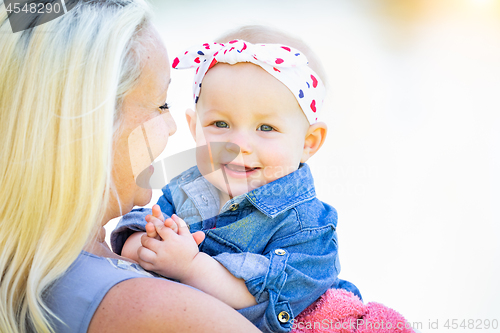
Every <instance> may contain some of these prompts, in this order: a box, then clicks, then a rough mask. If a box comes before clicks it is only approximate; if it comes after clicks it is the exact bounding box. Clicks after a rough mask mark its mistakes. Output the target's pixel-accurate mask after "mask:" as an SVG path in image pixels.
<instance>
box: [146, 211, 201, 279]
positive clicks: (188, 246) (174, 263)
mask: <svg viewBox="0 0 500 333" xmlns="http://www.w3.org/2000/svg"><path fill="white" fill-rule="evenodd" d="M171 219H172V221H173V222H174V224H175V225H176V227H177V230H178V232H177V233H176V232H175V231H174V230H173V228H171V227H168V226H166V225H165V224H163V223H161V222H160V220H159V219H157V218H152V219H151V224H153V226H154V228H155V232H156V234H157V235H158V236H159V237H160V239H156V238H153V237H149V234H148V235H147V236H146V235H143V236H142V238H141V243H142V247H140V248H139V250H138V254H139V264H140V265H141V266H142V267H144V268H145V269H147V270H150V271H154V272H157V273H159V274H161V275H163V276H166V277H169V278H173V279H176V280H179V281H182V280H183V279H184V278H185V277H186V276H189V275H190V274H191V271H192V269H193V267H192V265H191V263H192V262H193V259H194V258H195V257H196V255H197V254H198V253H199V251H198V244H197V243H196V241H195V238H194V237H193V236H192V235H191V233H190V232H189V229H188V227H187V225H186V222H184V221H183V220H182V219H181V218H179V217H178V216H176V215H172V218H171ZM148 224H149V223H148Z"/></svg>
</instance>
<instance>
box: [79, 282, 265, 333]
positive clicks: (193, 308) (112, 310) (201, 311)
mask: <svg viewBox="0 0 500 333" xmlns="http://www.w3.org/2000/svg"><path fill="white" fill-rule="evenodd" d="M88 332H89V333H100V332H111V333H112V332H120V333H121V332H134V333H135V332H151V333H154V332H175V333H177V332H185V333H190V332H205V333H211V332H214V333H219V332H220V333H223V332H228V333H234V332H244V333H247V332H248V333H251V332H256V333H257V332H260V331H259V330H258V329H257V328H256V327H255V326H254V325H252V324H251V323H250V322H249V321H248V320H247V319H246V318H245V317H243V316H242V315H240V314H239V313H238V312H236V311H235V310H233V309H232V308H230V307H229V306H228V305H226V304H224V303H223V302H221V301H219V300H217V299H215V298H214V297H212V296H210V295H207V294H204V293H202V292H200V291H198V290H196V289H193V288H190V287H188V286H185V285H182V284H179V283H175V282H172V281H167V280H160V279H152V278H135V279H130V280H126V281H123V282H120V283H118V284H117V285H115V286H114V287H113V288H111V289H110V290H109V292H108V293H107V294H106V296H105V297H104V299H103V300H102V302H101V304H100V305H99V307H98V308H97V310H96V312H95V313H94V316H93V318H92V321H91V322H90V325H89V329H88Z"/></svg>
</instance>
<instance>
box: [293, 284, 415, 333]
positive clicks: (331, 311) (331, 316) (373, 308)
mask: <svg viewBox="0 0 500 333" xmlns="http://www.w3.org/2000/svg"><path fill="white" fill-rule="evenodd" d="M292 333H414V331H413V329H412V328H411V327H410V325H409V323H408V322H407V321H406V320H405V318H404V317H403V316H402V315H401V314H399V313H398V312H396V311H394V310H393V309H390V308H388V307H386V306H385V305H383V304H380V303H374V302H370V303H368V304H367V305H365V304H363V302H361V300H360V299H359V298H358V297H357V296H356V295H354V294H353V293H351V292H349V291H345V290H343V289H329V290H327V292H326V293H324V294H323V295H322V296H321V297H320V298H319V299H318V300H316V302H314V303H313V304H311V305H310V306H309V307H308V308H307V309H305V310H304V311H303V312H302V313H300V314H299V315H298V316H297V317H296V318H295V320H294V322H293V329H292Z"/></svg>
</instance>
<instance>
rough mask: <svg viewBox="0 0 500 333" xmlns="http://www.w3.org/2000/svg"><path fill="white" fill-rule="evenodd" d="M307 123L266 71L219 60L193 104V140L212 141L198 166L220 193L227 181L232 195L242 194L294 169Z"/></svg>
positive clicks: (284, 89) (300, 157)
mask: <svg viewBox="0 0 500 333" xmlns="http://www.w3.org/2000/svg"><path fill="white" fill-rule="evenodd" d="M308 129H309V123H308V121H307V119H306V117H305V115H304V114H303V112H302V110H301V108H300V106H299V104H298V103H297V100H296V99H295V97H294V95H293V94H292V93H291V92H290V90H289V89H288V88H287V87H286V86H285V85H283V84H282V83H281V82H280V81H278V80H277V79H276V78H274V77H273V76H272V75H270V74H268V73H267V72H266V71H265V70H263V69H262V68H260V67H258V66H256V65H253V64H250V63H238V64H236V65H228V64H223V63H219V64H217V65H216V66H215V67H213V68H212V69H210V70H209V71H208V73H207V75H206V76H205V78H204V79H203V83H202V90H201V95H200V98H199V100H198V104H197V120H196V129H195V131H196V133H195V140H196V142H197V145H198V146H203V145H206V144H207V143H212V145H211V152H210V155H211V156H210V161H209V162H208V163H205V166H200V163H201V164H204V163H203V162H202V161H200V158H199V159H198V167H199V169H200V171H201V172H202V173H203V174H204V176H205V178H206V179H207V180H208V181H210V182H211V183H212V184H213V185H214V186H216V187H217V188H218V189H219V190H221V191H222V192H223V193H228V184H229V188H230V191H231V194H232V196H238V195H241V194H244V193H246V192H248V191H251V190H253V189H255V188H257V187H260V186H262V185H264V184H267V183H269V182H272V181H274V180H276V179H278V178H281V177H283V176H285V175H287V174H289V173H291V172H293V171H295V170H297V168H298V166H299V163H300V162H301V161H302V160H303V151H304V141H305V137H306V133H307V130H308ZM213 143H216V144H213ZM238 147H239V148H238ZM207 160H208V158H207V159H206V161H207ZM206 161H205V162H206ZM302 162H304V161H302ZM209 164H210V168H207V167H206V166H207V165H209ZM211 170H218V171H219V172H210V171H211ZM207 171H208V172H207ZM221 171H223V172H224V173H225V175H224V173H222V172H221ZM224 176H225V177H224Z"/></svg>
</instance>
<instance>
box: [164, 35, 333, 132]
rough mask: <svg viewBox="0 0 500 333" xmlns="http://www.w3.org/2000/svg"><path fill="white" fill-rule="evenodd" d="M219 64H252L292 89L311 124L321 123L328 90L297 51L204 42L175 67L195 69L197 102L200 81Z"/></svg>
mask: <svg viewBox="0 0 500 333" xmlns="http://www.w3.org/2000/svg"><path fill="white" fill-rule="evenodd" d="M217 62H223V63H228V64H230V65H234V64H236V63H239V62H251V63H253V64H255V65H257V66H260V67H262V68H263V69H264V70H266V71H267V72H268V73H269V74H271V75H272V76H274V77H275V78H276V79H278V80H279V81H281V82H282V83H283V84H284V85H285V86H287V87H288V89H290V91H291V92H292V93H293V95H294V96H295V98H296V99H297V101H298V102H299V105H300V107H301V108H302V111H303V112H304V114H305V115H306V117H307V120H308V121H309V123H310V124H314V123H315V122H316V121H317V120H318V113H319V110H320V109H321V106H322V105H323V100H324V98H325V93H326V89H325V86H324V84H323V82H322V81H321V79H320V78H319V76H318V75H317V74H316V73H315V72H314V71H313V70H312V69H311V68H310V67H309V66H308V65H307V64H308V62H307V58H306V56H305V55H303V54H302V53H301V52H300V51H298V50H297V49H294V48H291V47H288V46H284V45H280V44H251V43H249V42H246V41H244V40H233V41H230V42H229V43H227V44H220V43H211V44H209V43H205V44H203V45H200V46H194V47H191V48H189V49H188V50H187V51H185V52H183V53H182V55H179V56H178V57H177V58H175V59H174V62H173V64H172V67H173V68H176V69H185V68H194V67H197V69H196V74H195V77H194V85H193V92H194V100H195V103H197V102H198V98H199V96H200V90H201V82H202V81H203V78H204V77H205V74H206V73H207V72H208V70H209V69H210V68H212V67H213V66H214V65H215V64H216V63H217Z"/></svg>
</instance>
